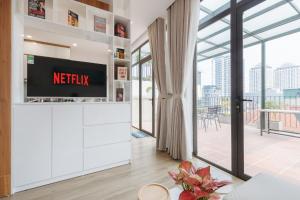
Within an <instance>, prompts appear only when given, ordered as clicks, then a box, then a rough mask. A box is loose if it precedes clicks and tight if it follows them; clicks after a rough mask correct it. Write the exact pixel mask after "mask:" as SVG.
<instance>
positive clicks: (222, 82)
mask: <svg viewBox="0 0 300 200" xmlns="http://www.w3.org/2000/svg"><path fill="white" fill-rule="evenodd" d="M213 67H214V78H215V85H216V87H217V88H218V89H219V90H220V91H221V95H222V96H230V93H231V60H230V55H226V56H219V57H216V58H214V59H213Z"/></svg>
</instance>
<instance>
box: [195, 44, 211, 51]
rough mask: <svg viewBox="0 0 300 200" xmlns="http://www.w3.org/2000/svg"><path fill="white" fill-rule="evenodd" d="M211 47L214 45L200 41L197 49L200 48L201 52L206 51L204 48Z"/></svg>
mask: <svg viewBox="0 0 300 200" xmlns="http://www.w3.org/2000/svg"><path fill="white" fill-rule="evenodd" d="M211 47H213V45H211V44H208V43H207V42H199V43H198V44H197V50H198V51H199V52H201V51H204V50H206V49H209V48H211Z"/></svg>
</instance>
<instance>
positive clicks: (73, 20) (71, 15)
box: [68, 10, 79, 27]
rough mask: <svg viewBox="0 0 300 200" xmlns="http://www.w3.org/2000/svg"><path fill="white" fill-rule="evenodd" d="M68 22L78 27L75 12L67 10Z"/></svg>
mask: <svg viewBox="0 0 300 200" xmlns="http://www.w3.org/2000/svg"><path fill="white" fill-rule="evenodd" d="M68 24H69V25H71V26H75V27H78V24H79V16H78V14H76V13H75V12H73V11H71V10H69V11H68Z"/></svg>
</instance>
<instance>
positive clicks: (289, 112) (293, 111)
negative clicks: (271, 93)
mask: <svg viewBox="0 0 300 200" xmlns="http://www.w3.org/2000/svg"><path fill="white" fill-rule="evenodd" d="M263 113H266V114H267V133H268V134H270V113H286V114H300V111H299V110H278V109H261V110H260V114H261V115H260V116H262V114H263ZM260 135H261V136H262V135H263V119H262V118H261V120H260Z"/></svg>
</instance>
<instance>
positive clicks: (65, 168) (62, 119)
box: [52, 105, 83, 177]
mask: <svg viewBox="0 0 300 200" xmlns="http://www.w3.org/2000/svg"><path fill="white" fill-rule="evenodd" d="M82 123H83V119H82V107H81V106H70V105H67V106H55V107H53V145H52V146H53V163H52V166H53V167H52V173H53V176H54V177H57V176H61V175H66V174H71V173H75V172H80V171H82V170H83V126H82Z"/></svg>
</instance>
